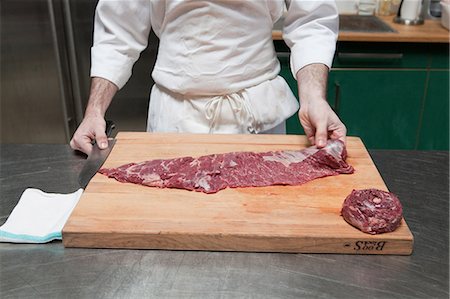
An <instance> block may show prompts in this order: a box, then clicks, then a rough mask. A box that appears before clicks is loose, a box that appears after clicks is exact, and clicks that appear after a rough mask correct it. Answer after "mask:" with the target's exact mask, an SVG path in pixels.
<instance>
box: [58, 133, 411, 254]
mask: <svg viewBox="0 0 450 299" xmlns="http://www.w3.org/2000/svg"><path fill="white" fill-rule="evenodd" d="M306 146H307V140H306V138H305V137H304V136H295V135H193V134H155V133H153V134H152V133H128V132H121V133H119V134H118V135H117V142H116V145H115V147H114V149H113V150H112V152H111V154H110V156H109V157H108V159H107V161H106V162H105V164H104V167H117V166H120V165H122V164H125V163H129V162H140V161H144V160H150V159H158V158H174V157H180V156H201V155H206V154H211V153H225V152H231V151H258V152H262V151H269V150H283V149H291V150H292V149H300V148H304V147H306ZM347 151H348V162H349V163H350V164H351V165H353V167H354V168H355V173H354V174H351V175H339V176H333V177H327V178H322V179H317V180H314V181H311V182H309V183H306V184H304V185H301V186H270V187H259V188H235V189H225V190H222V191H219V192H218V193H215V194H204V193H200V192H193V191H186V190H178V189H159V188H150V187H145V186H140V185H135V184H128V183H120V182H117V181H116V180H114V179H109V178H107V177H106V176H103V175H100V174H97V175H95V176H94V178H93V179H92V181H91V182H90V183H89V185H88V186H87V188H86V190H85V192H84V193H83V195H82V197H81V199H80V202H79V203H78V205H77V206H76V208H75V209H74V211H73V213H72V215H71V216H70V218H69V220H68V221H67V223H66V225H65V227H64V229H63V243H64V245H65V246H66V247H91V248H142V249H144V248H146V249H174V250H218V251H257V252H310V253H348V254H411V252H412V245H413V236H412V234H411V232H410V230H409V228H408V226H407V224H406V222H405V221H404V220H403V221H402V224H401V226H400V227H399V228H398V229H397V230H396V231H395V232H392V233H386V234H381V235H375V236H372V235H368V234H365V233H362V232H360V231H359V230H357V229H356V228H354V227H352V226H350V225H349V224H347V223H346V222H345V221H344V220H343V218H342V217H341V216H340V209H341V205H342V202H343V200H344V199H345V197H346V196H347V195H348V194H349V193H350V192H351V191H352V189H363V188H379V189H383V190H387V188H386V185H385V184H384V182H383V180H382V178H381V176H380V174H379V173H378V171H377V169H376V167H375V165H374V164H373V162H372V159H371V158H370V156H369V154H368V152H367V150H366V149H365V147H364V145H363V143H362V142H361V140H360V139H359V138H356V137H349V138H348V141H347Z"/></svg>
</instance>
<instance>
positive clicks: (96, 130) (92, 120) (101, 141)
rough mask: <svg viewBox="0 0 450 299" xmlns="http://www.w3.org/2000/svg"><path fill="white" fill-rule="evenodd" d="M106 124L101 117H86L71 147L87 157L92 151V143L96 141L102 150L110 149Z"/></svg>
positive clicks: (71, 141)
mask: <svg viewBox="0 0 450 299" xmlns="http://www.w3.org/2000/svg"><path fill="white" fill-rule="evenodd" d="M105 130H106V122H105V119H104V118H103V117H101V116H86V117H85V118H84V119H83V121H82V122H81V124H80V126H79V127H78V129H77V130H76V132H75V134H73V137H72V140H70V146H71V147H72V148H73V149H74V150H79V151H81V152H83V153H85V154H87V155H90V153H91V151H92V146H93V145H92V143H91V142H92V141H93V140H95V141H96V143H97V145H94V146H98V147H99V148H100V149H105V148H107V147H108V138H107V137H106V133H105Z"/></svg>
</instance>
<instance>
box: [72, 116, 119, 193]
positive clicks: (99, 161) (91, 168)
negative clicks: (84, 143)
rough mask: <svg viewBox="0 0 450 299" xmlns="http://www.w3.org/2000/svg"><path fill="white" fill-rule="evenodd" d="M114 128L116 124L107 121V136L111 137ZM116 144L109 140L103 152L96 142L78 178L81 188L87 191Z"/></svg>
mask: <svg viewBox="0 0 450 299" xmlns="http://www.w3.org/2000/svg"><path fill="white" fill-rule="evenodd" d="M114 128H115V124H114V122H112V121H109V120H108V121H106V136H108V137H110V135H111V132H112V130H113V129H114ZM114 144H116V140H115V139H113V138H108V148H106V149H103V150H102V149H100V148H99V147H98V146H97V145H96V144H95V141H94V143H93V147H92V152H91V154H90V155H89V156H88V158H87V159H86V162H85V164H84V166H83V169H81V172H80V175H79V176H78V183H79V184H80V187H81V188H83V189H86V186H87V184H88V183H89V182H90V180H91V179H92V177H94V175H95V174H96V173H97V171H98V170H99V169H100V167H101V166H102V165H103V163H104V162H105V161H106V158H108V156H109V154H110V153H111V150H112V148H113V147H114Z"/></svg>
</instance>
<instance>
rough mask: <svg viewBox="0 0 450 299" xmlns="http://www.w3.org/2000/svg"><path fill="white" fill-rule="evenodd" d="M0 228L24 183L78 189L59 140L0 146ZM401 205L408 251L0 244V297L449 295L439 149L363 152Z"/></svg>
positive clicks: (77, 159) (443, 165)
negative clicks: (56, 142)
mask: <svg viewBox="0 0 450 299" xmlns="http://www.w3.org/2000/svg"><path fill="white" fill-rule="evenodd" d="M0 153H1V164H0V167H1V168H0V169H1V175H0V180H1V200H0V224H3V223H4V221H6V219H7V217H8V216H9V214H10V213H11V211H12V209H13V208H14V206H15V205H16V204H17V202H18V199H19V197H20V194H21V193H22V192H23V190H24V189H25V188H27V187H36V188H40V189H43V190H44V191H47V192H62V193H68V192H73V191H75V190H77V189H78V183H77V177H78V173H79V171H80V170H81V168H82V166H83V163H84V159H83V157H82V156H79V155H75V154H74V153H73V152H72V151H71V150H70V148H69V146H68V145H1V147H0ZM370 153H371V155H372V157H373V159H374V161H375V164H376V165H377V167H378V169H379V170H380V172H381V174H382V176H383V178H384V180H385V182H386V184H387V186H388V187H389V189H390V191H392V192H394V193H396V194H397V195H398V196H399V197H400V199H401V201H402V203H403V206H404V216H405V218H406V220H407V222H408V224H409V226H410V229H411V231H412V232H413V234H414V237H415V245H414V251H413V254H412V255H411V256H369V255H336V254H277V253H242V252H195V251H158V250H108V249H100V250H99V249H73V248H70V249H68V248H64V247H63V245H62V243H61V242H58V241H56V242H52V243H49V244H40V245H30V244H0V277H1V284H0V294H1V297H2V298H9V297H33V298H44V297H45V298H48V297H52V298H60V297H64V298H80V297H89V298H97V297H99V298H103V297H104V298H112V297H124V298H142V297H147V298H148V297H158V298H160V297H177V298H178V297H192V298H218V297H220V298H236V297H239V298H242V297H245V298H253V297H257V298H274V297H275V298H301V297H307V298H330V297H333V298H356V297H363V298H406V297H408V298H448V296H449V267H448V266H449V193H448V190H449V188H448V187H449V169H448V165H449V159H448V152H434V151H430V152H423V151H382V150H372V151H370Z"/></svg>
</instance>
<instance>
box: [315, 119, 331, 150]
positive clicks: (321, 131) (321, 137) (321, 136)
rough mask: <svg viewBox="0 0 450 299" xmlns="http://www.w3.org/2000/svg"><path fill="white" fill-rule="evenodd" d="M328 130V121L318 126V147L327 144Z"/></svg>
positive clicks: (316, 135) (316, 136)
mask: <svg viewBox="0 0 450 299" xmlns="http://www.w3.org/2000/svg"><path fill="white" fill-rule="evenodd" d="M327 139H328V130H327V125H326V123H318V124H317V128H316V134H315V140H316V146H317V147H318V148H321V147H324V146H325V145H327Z"/></svg>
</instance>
